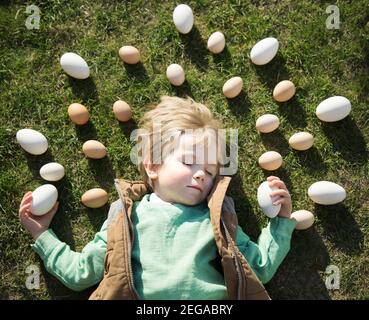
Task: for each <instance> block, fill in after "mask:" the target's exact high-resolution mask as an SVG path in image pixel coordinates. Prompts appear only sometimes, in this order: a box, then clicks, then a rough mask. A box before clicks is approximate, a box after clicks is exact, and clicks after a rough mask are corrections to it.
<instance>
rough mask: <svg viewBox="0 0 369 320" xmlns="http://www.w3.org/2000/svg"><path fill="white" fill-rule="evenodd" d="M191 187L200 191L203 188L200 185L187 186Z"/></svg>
mask: <svg viewBox="0 0 369 320" xmlns="http://www.w3.org/2000/svg"><path fill="white" fill-rule="evenodd" d="M187 187H189V188H194V189H197V190H199V191H200V192H202V189H201V188H200V187H199V186H187Z"/></svg>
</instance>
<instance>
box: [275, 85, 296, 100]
mask: <svg viewBox="0 0 369 320" xmlns="http://www.w3.org/2000/svg"><path fill="white" fill-rule="evenodd" d="M295 92H296V88H295V85H294V84H293V83H292V82H291V81H289V80H283V81H281V82H279V83H278V84H277V85H276V86H275V88H274V90H273V98H274V99H275V100H277V101H278V102H285V101H288V100H290V99H291V98H292V97H293V96H294V95H295Z"/></svg>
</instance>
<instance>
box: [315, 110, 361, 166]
mask: <svg viewBox="0 0 369 320" xmlns="http://www.w3.org/2000/svg"><path fill="white" fill-rule="evenodd" d="M321 127H322V130H323V132H324V134H325V135H326V136H327V138H328V139H329V140H330V141H331V143H332V145H333V148H334V149H335V150H336V151H338V152H339V153H340V154H341V156H342V157H343V158H344V159H345V160H346V161H348V162H350V163H353V164H364V163H367V162H368V150H367V147H366V142H365V139H364V137H363V135H362V134H361V132H360V129H359V128H358V127H357V125H356V123H355V122H354V121H353V120H352V119H351V117H350V116H349V117H347V118H345V119H343V120H341V121H337V122H332V123H327V122H322V123H321Z"/></svg>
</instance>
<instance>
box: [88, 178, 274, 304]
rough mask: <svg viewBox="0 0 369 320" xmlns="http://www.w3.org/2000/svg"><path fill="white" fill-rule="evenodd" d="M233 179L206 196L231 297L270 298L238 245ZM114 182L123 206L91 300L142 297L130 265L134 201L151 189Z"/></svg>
mask: <svg viewBox="0 0 369 320" xmlns="http://www.w3.org/2000/svg"><path fill="white" fill-rule="evenodd" d="M230 181H231V178H230V177H226V176H219V177H217V179H216V181H215V183H214V186H213V189H212V191H211V192H210V194H209V196H208V197H207V201H208V207H209V210H210V220H211V224H212V226H213V231H214V238H215V242H216V245H217V247H218V253H219V256H218V259H219V260H218V261H220V264H221V270H220V271H223V275H224V281H225V285H226V287H227V292H228V298H229V299H231V300H246V299H254V300H269V299H270V298H269V295H268V293H267V291H266V290H265V288H264V286H263V285H262V283H261V282H260V280H259V279H258V278H257V276H256V275H255V273H254V272H253V271H252V269H251V268H250V265H249V264H248V262H247V261H246V259H245V257H244V256H243V255H242V253H241V252H240V251H239V249H238V247H237V245H236V229H237V224H238V220H237V215H236V212H235V210H234V203H233V200H232V198H230V197H227V196H226V195H225V194H226V191H227V188H228V186H229V183H230ZM115 185H116V188H117V190H118V194H119V197H120V199H121V200H122V203H123V209H122V210H121V212H120V213H119V215H118V216H117V217H116V218H115V220H114V221H113V223H111V224H110V225H109V227H108V244H107V251H106V256H105V266H104V278H103V280H102V281H101V282H100V284H99V286H98V287H97V289H96V290H95V291H94V292H93V293H92V295H91V297H90V299H104V300H108V299H118V300H129V299H140V297H139V296H138V294H137V292H136V290H135V288H134V282H133V271H132V265H131V252H132V245H133V241H134V239H133V224H132V221H131V214H132V207H133V202H134V201H138V200H141V199H142V197H143V196H144V195H145V194H146V193H148V192H149V190H148V189H147V187H146V186H145V184H144V183H143V182H142V181H127V180H123V179H116V180H115Z"/></svg>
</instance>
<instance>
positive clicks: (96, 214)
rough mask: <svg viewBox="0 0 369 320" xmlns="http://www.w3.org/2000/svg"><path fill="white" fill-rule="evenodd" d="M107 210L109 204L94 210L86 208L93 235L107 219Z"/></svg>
mask: <svg viewBox="0 0 369 320" xmlns="http://www.w3.org/2000/svg"><path fill="white" fill-rule="evenodd" d="M109 208H110V203H107V204H105V205H103V206H102V207H100V208H96V209H91V208H86V211H87V216H88V219H89V221H90V223H91V226H92V228H93V230H94V232H95V233H96V232H99V231H100V230H101V227H102V225H103V223H104V221H105V220H106V219H107V218H108V212H109ZM91 240H92V239H91ZM86 244H87V243H86Z"/></svg>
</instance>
